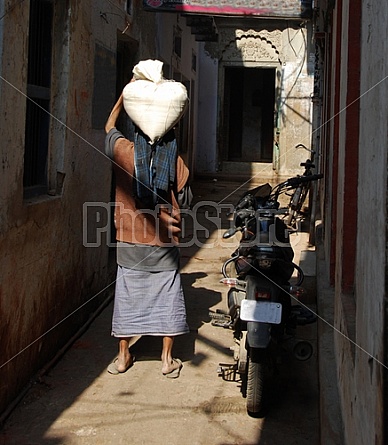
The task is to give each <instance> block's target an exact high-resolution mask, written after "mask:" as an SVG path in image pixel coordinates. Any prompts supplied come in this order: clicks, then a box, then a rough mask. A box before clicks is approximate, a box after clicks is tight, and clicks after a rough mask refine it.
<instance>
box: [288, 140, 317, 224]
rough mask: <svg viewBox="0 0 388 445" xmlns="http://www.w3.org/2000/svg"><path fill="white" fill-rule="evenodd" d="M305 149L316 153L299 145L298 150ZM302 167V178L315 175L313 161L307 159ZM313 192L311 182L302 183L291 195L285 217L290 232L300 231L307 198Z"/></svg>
mask: <svg viewBox="0 0 388 445" xmlns="http://www.w3.org/2000/svg"><path fill="white" fill-rule="evenodd" d="M299 147H303V148H304V149H305V150H307V151H311V152H312V154H314V152H313V151H312V150H309V149H308V148H307V147H305V146H304V145H303V144H298V145H297V146H296V148H299ZM300 166H301V167H304V172H303V174H302V177H305V176H311V175H313V169H314V168H315V165H314V163H313V161H312V160H311V159H307V160H306V162H302V163H301V164H300ZM310 190H311V181H306V182H301V183H300V184H299V185H298V186H297V187H295V188H294V189H293V191H292V193H291V194H290V201H289V203H288V211H287V213H286V215H285V216H284V222H285V223H286V225H287V227H288V229H289V230H290V231H293V232H296V231H297V230H298V224H299V223H300V220H301V218H302V217H303V216H304V212H303V210H304V209H303V206H304V203H305V201H306V198H307V196H308V195H309V192H310Z"/></svg>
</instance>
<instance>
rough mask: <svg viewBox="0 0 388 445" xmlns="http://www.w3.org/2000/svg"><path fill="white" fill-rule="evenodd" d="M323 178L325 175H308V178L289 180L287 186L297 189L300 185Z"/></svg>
mask: <svg viewBox="0 0 388 445" xmlns="http://www.w3.org/2000/svg"><path fill="white" fill-rule="evenodd" d="M321 178H323V174H322V173H319V174H316V175H307V176H298V177H295V178H290V179H288V180H287V185H288V186H291V187H297V186H298V185H300V184H304V183H305V182H310V181H317V180H318V179H321Z"/></svg>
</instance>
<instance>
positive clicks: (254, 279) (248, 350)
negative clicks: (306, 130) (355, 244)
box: [209, 174, 322, 417]
mask: <svg viewBox="0 0 388 445" xmlns="http://www.w3.org/2000/svg"><path fill="white" fill-rule="evenodd" d="M321 177H322V175H313V174H311V175H308V176H298V177H293V178H290V179H288V180H287V181H285V182H282V183H281V184H278V185H277V186H275V187H274V188H272V187H271V185H270V184H264V185H260V186H258V187H256V188H254V189H253V190H250V191H248V192H246V193H245V194H244V195H243V196H242V197H241V199H240V200H239V202H238V203H237V204H236V206H235V208H234V212H233V214H234V218H233V226H232V227H231V228H230V229H229V230H227V231H226V232H225V233H224V235H223V238H230V237H232V236H233V235H235V234H236V233H241V239H240V241H239V245H238V248H237V249H236V250H235V251H234V252H233V254H232V255H231V258H229V259H227V260H226V261H225V262H224V264H223V266H222V275H223V277H224V278H223V279H222V280H221V282H222V283H224V284H226V285H228V286H229V287H230V289H229V291H228V294H227V305H228V311H227V312H223V311H220V310H217V311H216V312H210V314H209V315H210V316H211V318H212V324H213V325H214V326H222V327H224V328H228V329H232V330H233V336H234V341H235V346H234V348H233V350H234V363H233V364H232V365H229V364H222V363H221V364H220V367H219V369H218V372H219V375H220V376H221V377H222V378H224V380H233V381H236V380H237V379H238V378H239V380H240V381H241V392H242V394H243V396H244V397H245V398H246V400H247V401H246V406H247V411H248V414H249V415H251V416H253V417H259V416H261V415H263V414H264V413H265V411H266V410H267V408H268V401H269V395H270V382H271V376H272V375H273V374H274V370H275V364H276V362H277V361H278V360H277V359H278V353H277V351H278V350H279V349H280V350H281V349H282V348H284V347H285V344H288V345H292V350H293V353H294V355H295V357H296V358H297V359H299V360H308V359H309V358H310V357H311V356H312V354H313V347H312V345H311V343H309V342H307V341H302V340H300V341H298V340H296V328H297V326H298V325H306V324H309V323H313V322H315V321H316V316H315V314H313V313H312V312H311V311H310V310H309V309H308V308H306V307H304V306H302V305H300V304H292V297H294V298H298V296H300V295H301V293H302V292H303V290H302V288H301V284H302V282H303V279H304V275H303V271H302V269H301V268H300V267H299V266H298V265H296V264H295V263H294V262H293V257H294V251H293V249H292V246H291V243H290V238H289V230H288V227H287V225H286V224H285V222H284V221H283V219H282V215H283V216H284V215H285V214H287V208H280V203H279V197H280V195H281V194H282V193H285V192H289V191H290V190H293V189H295V188H297V187H298V186H300V185H301V184H304V183H306V182H310V181H314V180H318V179H320V178H321ZM295 270H296V271H297V274H296V283H294V284H290V279H291V277H292V275H293V274H294V271H295ZM294 281H295V280H294Z"/></svg>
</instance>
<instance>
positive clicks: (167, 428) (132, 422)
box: [0, 180, 320, 445]
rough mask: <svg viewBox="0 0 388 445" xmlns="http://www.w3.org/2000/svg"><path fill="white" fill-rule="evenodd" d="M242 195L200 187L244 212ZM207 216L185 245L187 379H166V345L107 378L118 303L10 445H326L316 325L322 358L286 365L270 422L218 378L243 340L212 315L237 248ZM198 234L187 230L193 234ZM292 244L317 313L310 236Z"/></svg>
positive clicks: (156, 344) (21, 417)
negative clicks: (226, 264)
mask: <svg viewBox="0 0 388 445" xmlns="http://www.w3.org/2000/svg"><path fill="white" fill-rule="evenodd" d="M232 188H233V184H230V183H228V184H226V183H223V182H221V181H217V182H212V181H210V180H209V181H203V183H201V184H199V185H198V186H197V187H193V189H194V192H195V198H196V201H197V202H200V201H207V202H221V201H222V204H226V203H230V202H235V201H236V199H237V196H239V195H240V194H241V193H238V195H237V196H236V195H230V193H231V190H232ZM200 207H201V206H200ZM197 209H199V210H198V212H199V213H200V214H201V218H203V222H202V226H201V230H198V233H197V234H196V235H195V236H196V237H197V240H196V242H195V243H192V242H189V240H192V238H193V234H192V232H190V233H186V237H185V238H184V239H183V241H184V242H183V245H182V270H181V272H182V279H183V285H184V289H185V297H186V302H187V315H188V323H189V326H190V333H189V334H187V335H184V336H181V337H179V338H177V340H176V343H175V346H174V355H175V356H176V357H179V358H180V359H181V360H182V361H183V365H184V366H183V369H182V372H181V376H180V377H179V378H178V379H176V380H173V379H167V378H165V377H164V376H163V375H162V374H161V369H160V368H161V364H160V358H159V357H160V351H161V339H159V338H154V337H147V338H142V339H141V340H140V341H139V342H138V343H137V344H136V345H135V347H134V354H135V356H136V362H135V364H134V366H133V367H132V368H131V369H130V370H128V371H127V372H126V373H124V374H120V375H110V374H108V373H107V372H106V368H107V366H108V365H109V363H110V362H111V361H112V360H113V359H114V357H115V355H116V351H117V341H116V340H115V339H113V338H112V337H111V336H110V327H111V316H112V303H110V304H109V305H107V306H106V307H105V309H104V310H103V311H102V312H101V313H100V315H99V316H98V317H97V318H96V319H95V320H94V321H93V323H92V324H91V326H90V327H89V329H88V330H87V331H86V332H85V333H84V334H83V335H82V336H81V337H80V338H79V339H78V340H77V341H76V342H75V343H74V344H73V345H72V347H71V348H70V349H69V350H68V351H67V352H66V353H65V355H64V356H63V357H62V358H61V359H60V361H58V362H57V364H56V366H55V367H54V368H52V369H50V370H49V371H48V373H47V374H46V375H44V376H43V378H42V379H41V380H40V381H39V382H35V383H34V384H33V385H32V388H31V389H30V390H29V391H28V393H27V395H26V396H25V397H24V399H23V400H22V401H21V403H20V404H19V405H18V406H17V407H16V409H15V410H14V411H13V412H12V414H11V415H10V417H9V418H8V420H7V422H6V423H5V425H4V427H3V429H2V431H1V432H0V444H1V445H59V444H61V445H62V444H63V445H84V444H93V445H105V444H106V445H108V444H115V445H121V444H122V445H124V444H125V445H141V444H144V445H153V444H160V445H232V444H234V445H238V444H239V445H284V444H287V445H294V444H295V445H318V444H319V435H320V432H319V431H320V425H319V390H318V375H317V348H316V325H311V326H307V327H303V328H300V330H299V336H300V337H303V338H306V339H308V340H310V341H311V342H312V343H313V345H314V355H313V357H312V358H311V359H310V360H309V361H306V362H298V361H296V360H295V359H294V358H293V357H292V356H291V354H290V355H287V356H286V357H285V358H284V360H283V363H282V364H281V365H280V367H279V373H278V375H277V376H276V383H275V385H274V387H273V390H272V402H271V407H270V411H269V412H268V414H267V415H266V416H265V417H264V418H262V419H254V418H251V417H249V416H248V415H247V413H246V408H245V404H246V400H245V399H244V398H243V397H242V395H241V392H240V384H239V382H233V381H232V382H228V381H224V380H223V379H222V378H220V377H219V376H218V374H217V368H218V365H219V363H221V362H222V363H232V361H233V357H232V351H231V350H230V347H231V346H233V336H232V331H230V330H227V329H223V328H218V327H214V326H212V325H211V323H210V318H209V310H215V309H217V308H219V309H224V310H225V309H226V302H225V296H226V290H227V289H226V288H225V287H224V286H223V285H222V284H220V283H219V280H220V279H221V273H220V270H221V265H222V262H223V261H224V260H225V259H226V258H228V257H229V256H230V254H231V253H232V252H233V250H234V245H235V244H233V243H235V240H228V243H229V244H225V241H222V233H223V232H224V231H225V227H226V225H227V220H226V219H225V217H224V216H222V218H221V217H220V216H217V211H216V210H214V209H215V206H214V205H213V204H204V205H203V206H202V207H201V208H199V207H197ZM223 211H224V210H222V212H223ZM214 212H215V213H214ZM222 212H221V213H222ZM221 219H222V221H221ZM191 229H192V226H191V225H190V224H189V223H187V231H190V230H191ZM292 237H293V238H292V242H293V245H294V249H295V254H296V256H295V260H296V262H297V263H298V262H299V263H300V264H301V267H302V268H305V269H306V270H309V271H310V272H309V273H308V275H310V276H307V278H306V287H307V293H306V295H305V297H304V303H306V304H308V305H309V306H310V307H312V308H313V309H314V308H315V288H314V282H315V279H314V251H313V249H311V248H309V247H308V242H307V241H308V240H307V234H305V233H298V234H293V235H292ZM185 241H186V242H185ZM302 263H304V264H302Z"/></svg>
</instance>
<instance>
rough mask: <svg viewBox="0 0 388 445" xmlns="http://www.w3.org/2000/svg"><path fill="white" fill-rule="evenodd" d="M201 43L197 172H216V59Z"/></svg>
mask: <svg viewBox="0 0 388 445" xmlns="http://www.w3.org/2000/svg"><path fill="white" fill-rule="evenodd" d="M203 46H204V44H201V51H200V55H199V77H200V79H201V82H200V84H199V91H198V128H197V137H196V139H197V156H196V164H195V169H196V172H197V173H208V172H211V173H213V172H216V171H217V170H218V161H217V153H216V146H217V106H218V97H217V78H218V60H217V59H214V58H212V57H210V55H209V54H208V53H207V52H206V51H204V48H203Z"/></svg>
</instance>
